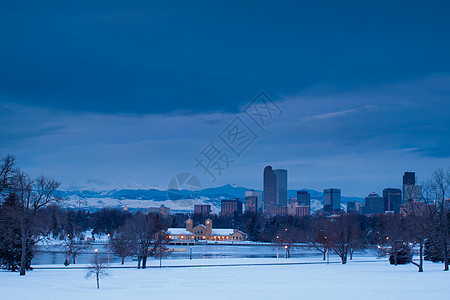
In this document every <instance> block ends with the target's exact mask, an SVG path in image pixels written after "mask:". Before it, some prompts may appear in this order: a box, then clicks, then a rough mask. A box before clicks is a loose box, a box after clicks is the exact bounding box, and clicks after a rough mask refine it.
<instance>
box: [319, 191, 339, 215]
mask: <svg viewBox="0 0 450 300" xmlns="http://www.w3.org/2000/svg"><path fill="white" fill-rule="evenodd" d="M323 210H324V212H339V211H340V210H341V190H340V189H334V188H331V189H325V190H323Z"/></svg>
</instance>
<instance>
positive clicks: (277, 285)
mask: <svg viewBox="0 0 450 300" xmlns="http://www.w3.org/2000/svg"><path fill="white" fill-rule="evenodd" d="M314 261H318V262H320V260H317V258H309V259H303V258H302V259H300V258H299V259H282V258H279V259H274V258H273V259H270V258H263V259H208V260H192V261H190V260H183V261H180V260H164V261H163V266H169V265H172V266H174V265H184V266H189V265H193V264H195V265H205V264H209V265H222V264H261V265H244V266H242V265H241V266H209V267H189V268H187V267H173V268H162V269H159V268H149V269H145V270H137V269H131V268H127V269H110V272H111V275H112V276H111V277H108V278H104V279H102V280H101V282H100V290H97V289H96V286H95V280H94V279H92V278H91V279H84V273H85V271H84V270H83V269H72V268H70V267H69V268H67V269H35V270H34V271H32V272H29V273H28V274H27V275H26V276H24V277H20V276H19V275H18V274H17V273H9V272H6V271H1V272H0V287H1V289H0V290H1V296H0V297H1V299H15V300H17V299H58V300H60V299H64V300H70V299H83V300H88V299H187V298H191V299H346V300H351V299H358V300H359V299H364V300H369V299H408V300H411V299H449V291H448V282H449V280H450V275H449V274H450V273H448V272H443V271H442V264H432V263H426V264H425V272H424V273H418V272H417V268H416V267H415V266H413V265H405V266H397V267H394V266H391V265H389V263H388V262H387V261H386V260H381V261H380V260H377V259H375V258H368V257H360V258H355V260H354V261H350V262H349V263H348V264H346V265H342V264H339V263H331V264H329V265H327V264H299V265H270V264H274V263H304V262H314ZM337 261H338V260H337V257H334V256H333V257H332V259H331V262H337ZM130 263H131V262H130ZM158 264H159V262H158V261H157V260H150V265H152V266H157V265H158ZM268 264H269V265H268ZM116 266H119V265H116ZM40 267H44V266H40Z"/></svg>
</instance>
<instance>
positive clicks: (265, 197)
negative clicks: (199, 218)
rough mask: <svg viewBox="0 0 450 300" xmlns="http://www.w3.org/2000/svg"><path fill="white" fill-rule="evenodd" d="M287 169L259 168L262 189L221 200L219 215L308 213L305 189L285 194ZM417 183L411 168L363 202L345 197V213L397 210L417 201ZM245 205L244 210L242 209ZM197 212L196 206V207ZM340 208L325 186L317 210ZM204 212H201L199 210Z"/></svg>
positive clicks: (336, 191)
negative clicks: (397, 181)
mask: <svg viewBox="0 0 450 300" xmlns="http://www.w3.org/2000/svg"><path fill="white" fill-rule="evenodd" d="M287 178H288V176H287V170H285V169H273V168H272V167H271V166H267V167H265V168H264V171H263V191H262V192H261V191H254V190H251V191H246V192H245V198H244V201H242V200H241V199H239V198H236V199H231V200H222V202H221V215H224V216H226V215H233V214H242V213H243V212H244V211H245V212H249V213H256V214H264V215H269V216H272V215H281V216H288V215H292V216H298V217H302V216H308V215H310V214H311V194H310V193H309V192H308V191H306V190H299V191H297V197H296V198H290V199H289V198H288V189H287ZM420 193H421V186H420V185H416V177H415V173H414V172H405V173H404V175H403V184H402V188H401V189H400V188H391V187H387V188H385V189H384V190H383V193H382V196H380V195H378V194H377V193H375V192H373V193H371V194H369V195H368V196H367V197H366V198H365V199H364V202H362V201H348V202H347V213H356V214H366V215H371V214H382V213H400V212H401V211H402V210H404V209H405V203H407V202H408V203H411V202H419V200H420V197H421V195H420ZM244 208H245V210H244ZM195 210H196V212H197V211H198V212H200V207H196V209H195ZM339 212H342V208H341V190H340V189H339V188H327V189H324V191H323V207H322V209H320V210H318V211H316V213H318V214H326V215H331V214H335V213H339ZM202 214H204V213H202Z"/></svg>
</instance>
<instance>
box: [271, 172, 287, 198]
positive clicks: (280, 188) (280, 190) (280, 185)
mask: <svg viewBox="0 0 450 300" xmlns="http://www.w3.org/2000/svg"><path fill="white" fill-rule="evenodd" d="M273 172H274V174H275V176H276V178H277V184H276V198H275V205H278V206H287V170H285V169H278V170H273Z"/></svg>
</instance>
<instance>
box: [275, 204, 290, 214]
mask: <svg viewBox="0 0 450 300" xmlns="http://www.w3.org/2000/svg"><path fill="white" fill-rule="evenodd" d="M275 214H276V215H278V216H287V215H288V214H287V206H281V205H277V206H275Z"/></svg>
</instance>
